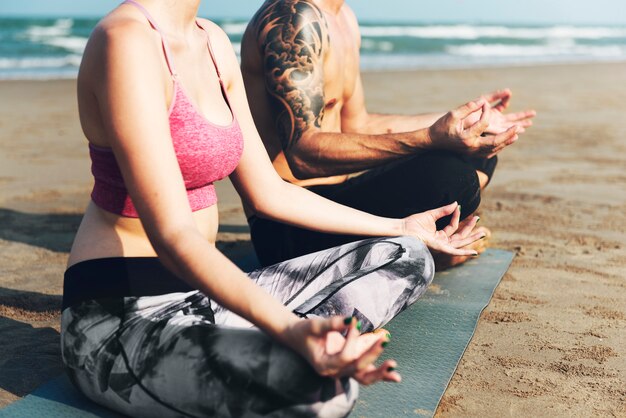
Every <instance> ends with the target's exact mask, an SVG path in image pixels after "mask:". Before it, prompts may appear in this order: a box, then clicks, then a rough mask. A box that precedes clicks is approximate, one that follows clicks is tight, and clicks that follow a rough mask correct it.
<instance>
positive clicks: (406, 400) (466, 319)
mask: <svg viewBox="0 0 626 418" xmlns="http://www.w3.org/2000/svg"><path fill="white" fill-rule="evenodd" d="M513 257H514V255H513V253H511V252H508V251H502V250H493V249H489V250H487V251H486V252H485V253H483V254H482V255H481V256H480V258H478V259H476V260H472V261H469V262H467V263H465V264H464V265H463V266H461V267H457V268H454V269H451V270H448V271H444V272H441V273H437V275H436V276H435V280H434V281H433V284H432V285H431V287H430V288H429V290H428V292H427V293H426V294H425V295H424V296H423V297H422V298H421V299H420V300H419V301H418V302H417V303H416V304H414V305H413V306H411V307H409V308H408V309H407V310H406V311H404V312H402V313H401V314H400V315H398V316H397V317H396V318H395V319H394V320H393V321H391V322H390V323H389V324H388V326H386V327H385V328H386V329H387V330H388V331H389V332H390V333H391V335H392V338H391V342H390V344H389V346H388V347H387V349H386V350H385V357H389V358H393V359H395V360H397V361H398V372H400V374H402V383H400V384H379V385H374V386H371V387H365V388H361V396H360V397H359V400H358V401H357V406H356V408H355V410H354V412H353V413H352V416H354V417H359V418H377V417H381V418H382V417H384V418H389V417H403V416H411V417H416V416H419V417H432V416H433V415H434V414H435V411H436V409H437V406H438V405H439V402H440V401H441V397H442V396H443V393H444V392H445V390H446V388H447V387H448V383H450V379H451V378H452V375H453V374H454V371H455V370H456V367H457V365H458V364H459V361H460V360H461V357H462V356H463V353H464V352H465V349H466V348H467V346H468V344H469V342H470V340H471V339H472V336H473V335H474V330H475V329H476V325H477V324H478V318H479V316H480V314H481V312H482V311H483V310H484V309H485V307H486V306H487V305H488V304H489V301H490V300H491V296H492V295H493V292H494V290H495V288H496V286H498V283H500V279H502V276H504V273H506V271H507V270H508V268H509V266H510V264H511V262H512V261H513Z"/></svg>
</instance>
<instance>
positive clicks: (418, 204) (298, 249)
mask: <svg viewBox="0 0 626 418" xmlns="http://www.w3.org/2000/svg"><path fill="white" fill-rule="evenodd" d="M496 164H497V157H494V158H491V159H484V158H470V157H466V156H461V155H456V154H451V153H448V152H439V151H433V152H427V153H424V154H421V155H418V156H416V157H411V158H409V159H406V160H403V161H399V162H395V163H391V164H386V165H383V166H380V167H377V168H374V169H372V170H369V171H368V172H366V173H364V174H362V175H360V176H358V177H354V178H351V179H349V180H347V181H345V182H344V183H341V184H336V185H329V186H314V187H310V188H309V190H311V191H312V192H314V193H316V194H318V195H320V196H323V197H326V198H328V199H330V200H333V201H335V202H338V203H341V204H343V205H346V206H350V207H352V208H355V209H359V210H362V211H365V212H368V213H371V214H373V215H378V216H385V217H391V218H404V217H406V216H409V215H412V214H414V213H419V212H424V211H427V210H430V209H434V208H437V207H440V206H444V205H447V204H449V203H452V202H455V201H456V202H459V204H460V205H461V217H462V218H465V217H467V216H469V215H471V214H472V213H474V212H475V211H476V209H478V206H479V205H480V184H479V181H478V176H477V174H476V171H481V172H483V173H485V174H486V175H487V176H488V177H489V179H491V177H492V176H493V173H494V171H495V168H496ZM248 222H249V224H250V230H251V235H252V243H253V244H254V248H255V250H256V253H257V256H258V258H259V261H260V262H261V264H262V265H263V266H268V265H271V264H275V263H278V262H280V261H283V260H287V259H290V258H294V257H298V256H301V255H303V254H308V253H311V252H315V251H320V250H323V249H326V248H331V247H334V246H337V245H341V244H345V243H347V242H352V241H356V240H359V239H362V238H364V237H359V236H353V235H333V234H325V233H320V232H315V231H310V230H306V229H301V228H297V227H294V226H290V225H285V224H282V223H278V222H274V221H271V220H267V219H262V218H259V217H256V216H252V217H250V219H248ZM448 222H449V218H444V219H441V220H440V221H439V222H438V226H439V227H440V228H441V227H443V226H445V225H447V223H448Z"/></svg>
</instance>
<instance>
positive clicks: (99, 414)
mask: <svg viewBox="0 0 626 418" xmlns="http://www.w3.org/2000/svg"><path fill="white" fill-rule="evenodd" d="M512 260H513V254H512V253H510V252H508V251H502V250H493V249H490V250H487V251H486V252H485V253H484V254H483V255H481V256H480V258H478V259H476V260H472V261H470V262H468V263H466V264H464V265H463V266H461V267H458V268H455V269H451V270H449V271H445V272H442V273H438V274H437V275H436V277H435V280H434V282H433V285H431V287H430V289H429V291H428V292H427V293H426V294H425V295H424V296H423V297H422V298H421V299H420V300H419V301H418V302H417V303H416V304H414V305H413V306H411V307H410V308H409V309H407V310H406V311H405V312H403V313H402V314H400V315H398V317H397V318H395V319H394V320H393V321H392V322H391V323H390V324H389V325H388V326H387V327H386V329H387V330H389V331H390V332H391V334H392V340H391V343H390V344H389V347H388V348H387V350H386V354H385V356H387V357H391V358H394V359H396V360H397V361H398V363H399V366H398V371H399V372H400V373H401V374H402V378H403V380H402V383H400V384H378V385H375V386H372V387H362V388H361V396H360V397H359V400H358V401H357V405H356V408H355V410H354V412H353V413H352V414H351V416H352V417H358V418H361V417H362V418H376V417H384V418H390V417H394V418H395V417H402V416H413V417H416V416H417V417H419V416H432V415H433V414H434V413H435V410H436V409H437V405H438V404H439V401H440V400H441V397H442V396H443V393H444V391H445V390H446V387H447V386H448V383H449V382H450V379H451V378H452V375H453V374H454V371H455V370H456V367H457V365H458V363H459V361H460V359H461V356H462V355H463V352H464V351H465V349H466V347H467V345H468V344H469V341H470V340H471V338H472V335H473V334H474V330H475V328H476V324H477V322H478V317H479V316H480V313H481V312H482V311H483V309H484V308H485V306H487V304H488V303H489V300H490V299H491V295H492V294H493V291H494V290H495V288H496V286H497V285H498V283H499V282H500V279H501V278H502V276H503V275H504V273H505V272H506V270H507V269H508V267H509V265H510V264H511V261H512ZM238 264H240V265H241V266H242V268H244V269H246V270H250V269H252V268H254V266H255V258H254V257H246V258H245V259H241V260H238ZM32 417H46V418H74V417H81V418H119V417H120V415H118V414H115V413H114V412H111V411H109V410H108V409H105V408H102V407H100V406H98V405H96V404H94V403H92V402H91V401H89V400H88V399H87V398H85V397H84V396H83V395H81V394H80V393H79V392H77V391H76V389H74V387H73V386H72V385H71V383H70V382H69V380H68V379H67V377H65V376H61V377H58V378H56V379H54V380H52V381H50V382H48V383H46V384H44V385H43V386H41V387H39V388H38V389H37V390H35V391H34V392H33V393H31V394H30V395H28V396H26V397H25V398H24V399H22V400H20V401H17V402H15V403H13V404H11V405H9V406H8V407H6V408H4V409H1V410H0V418H32Z"/></svg>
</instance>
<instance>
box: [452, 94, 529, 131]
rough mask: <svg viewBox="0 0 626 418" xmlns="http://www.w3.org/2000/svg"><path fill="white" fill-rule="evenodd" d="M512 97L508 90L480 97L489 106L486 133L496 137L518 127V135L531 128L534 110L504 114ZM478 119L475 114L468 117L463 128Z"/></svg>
mask: <svg viewBox="0 0 626 418" xmlns="http://www.w3.org/2000/svg"><path fill="white" fill-rule="evenodd" d="M512 96H513V93H512V92H511V90H509V89H504V90H498V91H494V92H492V93H489V94H485V95H483V96H481V98H482V99H483V100H485V101H486V102H487V103H489V104H490V106H491V115H490V117H489V127H488V128H487V129H486V131H485V132H486V133H488V134H494V135H497V134H500V133H502V132H505V131H506V130H507V129H510V128H511V127H513V126H517V127H518V133H523V132H525V131H526V128H528V127H530V126H532V124H533V122H532V118H534V117H535V116H536V115H537V112H535V111H534V110H524V111H523V112H516V113H509V114H504V111H505V110H506V109H507V108H508V107H509V103H510V101H511V97H512ZM479 117H480V116H479V115H477V114H473V115H470V116H469V117H468V118H467V119H465V125H464V127H465V128H469V127H470V126H471V125H473V124H474V123H476V122H477V121H478V119H479Z"/></svg>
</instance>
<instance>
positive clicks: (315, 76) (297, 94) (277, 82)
mask: <svg viewBox="0 0 626 418" xmlns="http://www.w3.org/2000/svg"><path fill="white" fill-rule="evenodd" d="M253 25H254V28H255V30H256V33H257V39H258V42H259V46H260V48H261V53H262V54H263V65H264V72H265V86H266V89H267V91H268V93H269V94H270V95H271V96H272V97H273V99H274V100H273V106H274V111H275V114H276V116H277V118H276V123H277V131H278V132H279V135H280V137H281V142H282V146H283V149H285V150H286V149H287V148H289V147H291V146H293V145H294V144H295V143H297V142H298V140H299V139H300V138H301V137H302V135H303V134H304V132H305V131H306V130H307V129H309V128H312V127H314V128H320V127H321V123H322V119H323V118H324V71H323V56H324V53H325V51H326V49H327V47H328V42H329V40H328V26H327V23H326V20H325V18H324V16H323V15H322V12H321V11H320V9H319V8H317V6H315V5H314V4H312V3H311V2H310V1H308V0H269V1H267V2H266V3H265V5H264V6H263V7H262V8H261V10H259V12H258V13H257V14H256V16H255V17H254V19H253Z"/></svg>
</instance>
